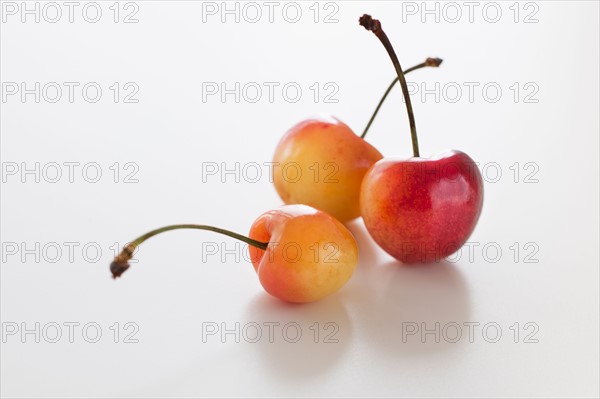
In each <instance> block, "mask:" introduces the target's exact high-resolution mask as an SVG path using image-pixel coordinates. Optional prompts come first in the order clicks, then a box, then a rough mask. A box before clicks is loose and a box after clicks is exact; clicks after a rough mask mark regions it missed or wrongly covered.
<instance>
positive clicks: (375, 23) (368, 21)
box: [358, 14, 419, 158]
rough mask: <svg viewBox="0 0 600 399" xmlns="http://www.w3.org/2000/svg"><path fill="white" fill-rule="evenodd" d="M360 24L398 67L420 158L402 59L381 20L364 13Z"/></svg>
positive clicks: (414, 145)
mask: <svg viewBox="0 0 600 399" xmlns="http://www.w3.org/2000/svg"><path fill="white" fill-rule="evenodd" d="M358 21H359V23H360V25H361V26H363V27H364V28H365V29H366V30H369V31H371V32H373V33H374V34H375V36H377V38H378V39H379V40H380V41H381V43H382V44H383V47H385V49H386V50H387V53H388V55H389V56H390V58H391V59H392V63H393V64H394V68H396V74H397V75H398V80H399V81H400V85H401V86H402V94H404V102H405V103H406V111H407V112H408V121H409V123H410V135H411V138H412V147H413V155H414V156H415V157H416V158H418V157H419V141H418V139H417V125H416V123H415V115H414V113H413V109H412V103H411V102H410V94H409V93H408V85H407V84H406V78H405V77H404V73H403V72H402V67H401V66H400V61H399V60H398V56H396V52H395V51H394V48H393V47H392V43H390V39H388V37H387V35H386V34H385V32H384V31H383V29H382V28H381V22H379V20H377V19H373V17H371V16H370V15H368V14H364V15H363V16H362V17H360V19H359V20H358Z"/></svg>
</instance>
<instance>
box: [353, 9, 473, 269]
mask: <svg viewBox="0 0 600 399" xmlns="http://www.w3.org/2000/svg"><path fill="white" fill-rule="evenodd" d="M359 22H360V25H361V26H363V27H365V29H367V30H369V31H371V32H373V33H374V34H375V35H376V36H377V37H378V38H379V40H380V41H381V42H382V43H383V46H384V47H385V49H386V50H387V52H388V54H389V56H390V58H391V59H392V63H393V64H394V67H395V69H396V73H397V74H398V79H399V81H400V84H401V86H402V93H403V95H404V99H405V103H406V109H407V111H408V117H409V122H410V131H411V138H412V146H413V155H414V156H413V158H409V159H398V158H395V159H382V160H380V161H378V162H377V163H376V164H374V165H373V166H372V167H371V168H370V169H369V171H368V172H367V173H366V174H365V177H364V180H363V183H362V186H361V190H360V209H361V214H362V216H363V219H364V222H365V226H366V227H367V230H368V231H369V233H370V234H371V236H372V237H373V239H374V240H375V241H376V242H377V243H378V244H379V245H380V246H381V247H382V248H383V249H384V250H385V251H386V252H388V253H389V254H390V255H392V256H393V257H395V258H396V259H398V260H400V261H402V262H404V263H419V262H432V261H438V260H440V259H442V258H445V257H447V256H449V255H451V254H452V253H454V252H456V251H457V250H458V249H459V248H460V247H461V246H462V245H463V244H464V243H465V242H466V240H467V239H468V238H469V236H470V235H471V233H472V232H473V230H474V228H475V226H476V224H477V220H478V219H479V215H480V213H481V208H482V206H483V179H482V178H481V173H480V172H479V169H478V168H477V166H476V164H475V162H474V161H473V160H472V159H471V158H470V157H469V156H468V155H467V154H465V153H463V152H460V151H447V152H443V153H441V154H439V155H437V156H435V157H432V158H420V155H419V144H418V141H417V129H416V123H415V117H414V113H413V109H412V104H411V101H410V95H409V93H408V86H407V84H406V79H405V77H404V73H403V72H402V68H401V66H400V62H399V61H398V57H397V56H396V53H395V52H394V49H393V47H392V45H391V43H390V41H389V39H388V37H387V35H386V34H385V32H384V31H383V29H382V28H381V23H380V22H379V21H378V20H376V19H373V18H372V17H371V16H370V15H366V14H365V15H363V16H362V17H361V18H360V20H359Z"/></svg>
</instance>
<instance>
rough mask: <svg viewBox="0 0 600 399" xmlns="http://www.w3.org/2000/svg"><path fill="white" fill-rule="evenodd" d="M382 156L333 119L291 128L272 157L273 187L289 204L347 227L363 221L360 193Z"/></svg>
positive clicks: (300, 124) (305, 122) (321, 119)
mask: <svg viewBox="0 0 600 399" xmlns="http://www.w3.org/2000/svg"><path fill="white" fill-rule="evenodd" d="M381 158H383V156H382V155H381V154H380V153H379V151H377V150H376V149H375V147H373V146H372V145H370V144H369V143H367V142H366V141H365V140H364V139H362V138H360V137H359V136H357V135H356V134H355V133H354V132H353V131H352V130H351V129H350V128H349V127H348V125H346V124H345V123H343V122H341V121H339V120H338V119H336V118H333V117H321V118H313V119H308V120H305V121H303V122H300V123H298V124H297V125H295V126H294V127H292V128H291V129H290V130H289V131H288V132H287V133H286V134H285V135H284V136H283V138H282V139H281V141H280V142H279V144H278V145H277V148H276V150H275V155H274V156H273V162H274V166H273V168H274V171H273V182H274V184H275V189H276V190H277V193H278V194H279V196H280V197H281V199H282V200H283V202H285V203H286V204H306V205H310V206H312V207H314V208H317V209H321V210H323V211H325V212H327V213H329V214H331V215H332V216H334V217H336V218H337V219H338V220H340V221H342V222H346V221H349V220H351V219H354V218H356V217H358V216H359V215H360V206H359V202H358V201H359V193H360V185H361V183H362V179H363V177H364V175H365V173H367V170H369V168H370V167H371V166H372V165H373V164H375V162H377V161H379V160H380V159H381Z"/></svg>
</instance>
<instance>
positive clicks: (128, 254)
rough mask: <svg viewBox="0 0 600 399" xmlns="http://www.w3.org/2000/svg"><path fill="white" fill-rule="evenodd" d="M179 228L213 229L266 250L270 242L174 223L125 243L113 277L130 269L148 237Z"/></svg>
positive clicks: (113, 264)
mask: <svg viewBox="0 0 600 399" xmlns="http://www.w3.org/2000/svg"><path fill="white" fill-rule="evenodd" d="M179 229H195V230H208V231H213V232H215V233H219V234H224V235H226V236H229V237H232V238H235V239H236V240H240V241H243V242H245V243H246V244H248V245H252V246H253V247H256V248H259V249H262V250H266V249H267V245H268V244H269V243H267V242H261V241H256V240H253V239H252V238H249V237H246V236H243V235H241V234H238V233H234V232H233V231H229V230H224V229H220V228H218V227H213V226H206V225H202V224H174V225H170V226H165V227H161V228H159V229H156V230H152V231H149V232H147V233H146V234H144V235H141V236H139V237H138V238H136V239H135V240H133V241H132V242H130V243H129V244H127V245H125V246H124V247H123V250H122V251H121V253H120V254H119V255H117V256H116V257H115V259H114V260H113V262H112V263H111V264H110V271H111V272H112V275H113V278H114V279H116V278H117V277H120V276H121V274H123V273H124V272H125V271H126V270H127V269H129V260H131V258H132V257H133V252H134V251H135V249H136V248H137V247H138V246H139V245H140V244H142V243H143V242H144V241H146V240H147V239H149V238H151V237H154V236H155V235H158V234H161V233H164V232H165V231H171V230H179Z"/></svg>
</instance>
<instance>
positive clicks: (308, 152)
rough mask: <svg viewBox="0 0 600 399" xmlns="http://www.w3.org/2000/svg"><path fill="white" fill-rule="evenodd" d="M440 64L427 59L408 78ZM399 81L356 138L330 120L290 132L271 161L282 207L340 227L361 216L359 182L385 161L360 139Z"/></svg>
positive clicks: (319, 120) (311, 121) (308, 122)
mask: <svg viewBox="0 0 600 399" xmlns="http://www.w3.org/2000/svg"><path fill="white" fill-rule="evenodd" d="M441 62H442V60H441V59H439V58H428V59H427V60H426V61H425V62H423V63H421V64H418V65H415V66H414V67H412V68H410V70H407V72H409V71H414V70H417V69H420V68H423V67H428V66H429V67H437V66H439V65H440V64H441ZM397 81H398V79H397V78H396V79H394V81H393V82H392V84H391V85H390V86H389V87H388V89H387V91H386V92H385V94H384V96H383V98H382V99H381V100H380V102H379V104H378V106H377V108H376V109H375V112H374V113H373V116H372V117H371V119H370V120H369V123H368V124H367V127H366V128H365V130H364V132H363V134H362V136H360V137H359V136H357V135H356V134H355V133H354V132H353V131H352V129H350V127H348V125H346V124H345V123H343V122H341V121H340V120H338V119H337V118H334V117H332V116H326V117H320V118H312V119H307V120H304V121H302V122H300V123H298V124H296V125H295V126H293V127H292V128H291V129H290V130H288V132H287V133H286V134H285V135H284V136H283V138H282V139H281V141H280V142H279V144H278V145H277V148H276V149H275V154H274V156H273V165H274V166H273V168H274V171H273V176H274V179H273V183H274V185H275V189H276V190H277V193H278V194H279V196H280V197H281V199H282V200H283V202H285V203H286V204H306V205H310V206H313V207H315V208H317V209H321V210H323V211H325V212H328V213H329V214H331V215H333V216H335V217H336V218H337V219H338V220H340V221H342V222H346V221H349V220H351V219H354V218H356V217H358V216H360V206H359V194H360V186H361V183H362V180H363V177H364V175H365V173H366V172H367V170H368V169H369V168H370V167H371V166H372V165H373V164H375V162H377V161H379V160H380V159H381V158H383V156H382V155H381V153H380V152H379V151H377V149H375V147H373V146H372V145H370V144H369V143H367V142H366V141H365V140H364V137H365V136H366V134H367V131H368V130H369V127H370V126H371V124H372V123H373V120H374V119H375V116H376V115H377V113H378V112H379V109H380V108H381V105H382V104H383V102H384V100H385V98H386V97H387V95H388V94H389V92H390V91H391V89H392V88H393V87H394V85H395V84H396V82H397Z"/></svg>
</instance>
